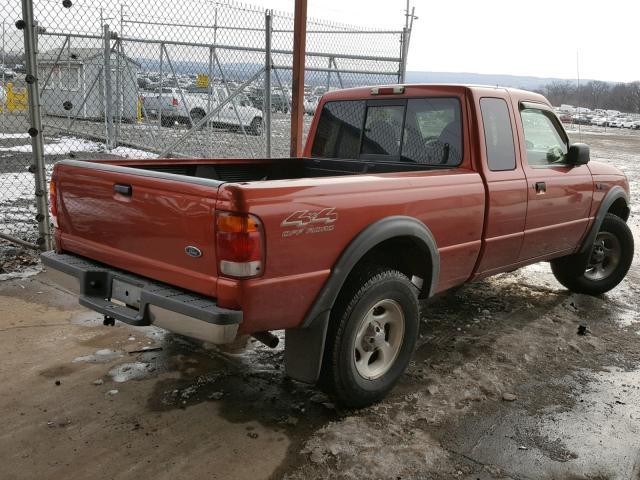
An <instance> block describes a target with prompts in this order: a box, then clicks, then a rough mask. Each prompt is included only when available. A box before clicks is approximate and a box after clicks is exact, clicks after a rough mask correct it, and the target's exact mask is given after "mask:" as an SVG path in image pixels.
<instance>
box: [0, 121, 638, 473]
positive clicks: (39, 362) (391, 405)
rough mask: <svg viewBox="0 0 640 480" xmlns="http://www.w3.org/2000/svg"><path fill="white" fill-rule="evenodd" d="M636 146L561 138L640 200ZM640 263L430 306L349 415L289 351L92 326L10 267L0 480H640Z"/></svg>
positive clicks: (2, 303)
mask: <svg viewBox="0 0 640 480" xmlns="http://www.w3.org/2000/svg"><path fill="white" fill-rule="evenodd" d="M638 133H640V132H629V131H617V130H616V131H611V130H609V131H604V130H603V129H596V128H584V129H582V132H581V133H578V132H577V131H576V132H573V131H572V132H570V134H571V136H572V138H574V140H578V139H579V138H580V137H582V140H583V141H585V142H587V143H589V144H590V145H591V147H592V158H593V159H594V160H602V161H607V162H611V163H613V164H615V165H617V166H619V167H620V168H622V169H623V170H624V171H625V172H626V173H627V175H628V176H629V178H630V180H631V183H632V191H633V192H638V191H639V189H640V167H639V166H638V165H639V163H638V162H640V154H638V152H639V151H640V135H639V134H638ZM636 194H637V193H636ZM629 223H630V225H631V227H632V229H633V231H634V236H635V238H636V239H638V238H640V236H639V234H640V221H639V217H638V211H637V204H633V213H632V217H631V219H630V222H629ZM636 241H637V240H636ZM639 257H640V255H639V254H638V253H636V256H635V260H634V264H633V266H632V269H631V271H630V273H629V275H628V277H627V279H626V280H625V281H624V282H623V283H622V284H621V285H620V286H619V287H618V288H617V289H615V290H614V291H612V292H610V293H608V294H606V295H603V296H601V297H596V298H593V297H587V296H583V295H577V294H570V293H569V292H567V291H566V290H564V289H563V288H562V287H561V286H560V285H559V284H558V283H557V282H556V281H555V279H554V278H553V276H552V275H551V273H550V270H549V268H548V265H546V264H540V265H534V266H530V267H527V268H524V269H521V270H518V271H516V272H514V273H510V274H502V275H498V276H496V277H493V278H490V279H487V280H484V281H480V282H476V283H473V284H469V285H465V286H462V287H460V288H456V289H453V290H451V291H449V292H447V293H446V294H444V295H441V296H439V297H437V298H435V299H433V300H431V301H430V302H428V303H424V304H423V305H422V324H421V334H420V341H419V345H418V348H417V351H416V354H415V357H414V360H413V362H412V363H411V365H410V368H409V370H408V372H407V374H406V375H405V376H404V377H403V378H402V380H401V382H400V383H399V385H398V386H397V388H396V389H395V390H394V391H393V392H392V393H391V395H389V397H388V398H387V399H385V400H384V401H383V402H381V403H380V404H378V405H375V406H373V407H370V408H366V409H362V410H358V411H354V410H345V409H342V408H340V407H336V406H335V405H334V404H333V403H332V402H331V399H330V398H327V397H325V396H324V395H322V394H320V393H319V392H318V391H317V390H316V389H314V388H313V387H309V386H306V385H302V384H298V383H296V382H293V381H290V380H287V379H286V378H285V377H284V375H283V372H282V359H283V352H282V349H281V347H280V348H277V349H274V350H270V349H267V348H265V347H262V346H261V345H259V344H255V343H251V344H250V347H249V349H248V350H247V351H245V352H244V353H231V352H224V351H220V350H217V349H214V348H210V347H206V346H203V345H197V344H195V343H192V342H189V341H186V340H184V339H182V338H180V337H176V336H173V335H169V334H165V333H164V332H162V331H161V330H158V329H154V328H150V327H147V328H132V327H128V326H126V325H122V324H119V325H118V326H116V327H108V328H107V327H103V326H102V324H101V320H100V318H99V316H98V315H96V314H94V313H92V312H88V311H87V310H85V309H83V308H82V307H80V306H78V305H77V303H76V300H75V299H74V298H73V297H72V296H70V295H67V294H65V293H64V292H61V291H60V290H57V289H55V288H54V287H52V286H50V285H49V284H48V283H47V282H46V279H45V278H43V276H42V274H40V273H38V270H37V268H32V269H31V270H25V271H22V272H21V273H20V275H19V276H18V275H17V274H15V273H14V274H5V275H4V276H3V277H0V279H2V280H4V281H1V282H0V332H1V335H0V350H1V351H2V352H3V353H4V354H3V363H2V368H0V384H2V386H3V387H2V392H3V394H2V395H0V411H2V412H3V427H4V428H3V429H1V430H0V461H1V463H2V465H3V475H2V477H3V478H7V479H22V478H25V479H26V478H36V477H39V478H52V479H54V478H68V479H76V478H77V479H85V478H96V479H101V478H105V479H106V478H119V479H129V478H136V477H140V476H145V477H155V478H161V479H164V478H167V479H169V478H221V479H222V478H225V479H228V478H237V479H249V478H251V479H257V478H274V479H279V478H287V479H305V480H309V479H326V478H346V479H351V478H354V479H355V478H358V479H361V478H375V479H450V478H462V479H470V480H471V479H482V480H485V479H504V478H507V479H575V480H577V479H582V480H587V479H611V480H613V479H635V478H640V436H639V435H638V432H639V431H640V369H639V364H640V349H638V345H639V342H640V337H639V336H638V335H639V334H640V316H639V315H638V313H637V312H638V311H640V300H639V298H640V295H639V293H640V268H639V265H640V263H639V262H638V261H639V260H640V258H639ZM12 276H13V277H14V278H11V277H12ZM581 324H583V325H587V327H588V332H587V334H586V335H579V334H578V327H579V325H581ZM145 347H147V348H148V349H149V350H148V351H140V350H142V349H143V348H145Z"/></svg>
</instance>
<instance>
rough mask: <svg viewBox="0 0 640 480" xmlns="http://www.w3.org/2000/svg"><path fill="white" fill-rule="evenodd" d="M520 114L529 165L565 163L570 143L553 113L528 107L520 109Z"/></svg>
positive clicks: (543, 165) (542, 165) (541, 165)
mask: <svg viewBox="0 0 640 480" xmlns="http://www.w3.org/2000/svg"><path fill="white" fill-rule="evenodd" d="M520 116H521V118H522V128H523V129H524V140H525V144H526V150H527V162H528V163H529V166H531V167H545V166H549V165H562V164H564V163H565V158H566V156H567V152H568V151H569V145H568V142H567V140H566V139H565V137H564V135H562V133H561V131H560V129H559V127H558V125H557V121H556V120H554V117H553V114H552V113H551V112H548V111H546V110H542V109H537V108H528V107H527V108H524V109H522V110H521V111H520Z"/></svg>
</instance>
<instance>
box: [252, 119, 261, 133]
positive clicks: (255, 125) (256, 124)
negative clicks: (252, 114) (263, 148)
mask: <svg viewBox="0 0 640 480" xmlns="http://www.w3.org/2000/svg"><path fill="white" fill-rule="evenodd" d="M249 133H250V134H251V135H256V136H260V135H262V119H261V118H258V117H256V118H254V119H253V120H251V125H249Z"/></svg>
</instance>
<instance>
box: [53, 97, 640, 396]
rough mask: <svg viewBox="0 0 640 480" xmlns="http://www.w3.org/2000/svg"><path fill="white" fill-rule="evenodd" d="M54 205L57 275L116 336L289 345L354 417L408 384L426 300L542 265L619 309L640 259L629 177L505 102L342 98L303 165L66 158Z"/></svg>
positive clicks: (293, 357)
mask: <svg viewBox="0 0 640 480" xmlns="http://www.w3.org/2000/svg"><path fill="white" fill-rule="evenodd" d="M50 194H51V210H52V215H53V218H54V221H55V222H56V226H57V228H56V230H55V240H56V251H55V252H48V253H45V254H43V262H44V264H45V265H46V267H47V269H48V271H49V273H51V274H54V275H55V276H56V277H57V278H58V281H59V282H60V283H61V284H63V285H66V286H67V287H69V288H71V289H73V290H75V291H76V292H77V293H78V295H79V299H80V303H82V304H83V305H86V306H87V307H89V308H91V309H93V310H95V311H97V312H100V313H102V314H104V315H105V320H106V321H107V322H109V321H113V319H116V320H120V321H123V322H126V323H129V324H133V325H150V324H154V325H157V326H160V327H163V328H166V329H168V330H172V331H174V332H178V333H181V334H184V335H189V336H192V337H196V338H199V339H202V340H206V341H209V342H213V343H227V342H231V341H233V340H234V339H235V338H236V337H237V336H238V335H245V334H252V335H254V336H256V338H259V339H261V340H263V341H265V342H266V343H270V342H269V338H270V337H269V333H268V332H269V331H272V330H279V329H284V330H286V334H285V367H286V371H287V373H288V374H289V375H290V376H291V377H293V378H295V379H298V380H302V381H306V382H315V381H317V380H318V379H319V378H320V379H321V380H322V384H323V385H324V386H326V387H327V388H328V389H330V390H331V391H332V392H333V393H334V394H335V395H336V396H337V397H338V398H339V399H340V400H341V401H342V402H344V403H345V404H347V405H352V406H362V405H367V404H370V403H372V402H374V401H376V400H378V399H380V398H381V397H382V396H384V395H385V394H386V392H388V391H389V390H390V389H391V388H392V387H393V385H394V384H395V382H396V381H397V379H398V378H399V377H400V375H402V373H403V372H404V370H405V368H406V366H407V364H408V362H409V359H410V356H411V354H412V351H413V349H414V345H415V341H416V337H417V335H418V327H419V318H420V312H419V310H420V309H419V299H427V298H429V297H431V296H433V295H435V294H437V293H439V292H442V291H444V290H447V289H449V288H451V287H454V286H456V285H460V284H462V283H465V282H469V281H473V280H476V279H479V278H483V277H488V276H490V275H495V274H497V273H501V272H507V271H511V270H514V269H516V268H518V267H522V266H524V265H528V264H532V263H535V262H540V261H551V266H552V270H553V273H554V274H555V275H556V278H557V279H558V280H559V281H560V282H561V283H562V284H563V285H565V286H566V287H567V288H569V289H571V290H573V291H576V292H582V293H587V294H601V293H603V292H606V291H608V290H610V289H612V288H614V287H615V286H616V285H617V284H618V283H619V282H620V281H622V279H623V278H624V276H625V275H626V273H627V270H628V269H629V266H630V263H631V259H632V257H633V248H634V246H633V237H632V235H631V232H630V230H629V228H628V227H627V225H626V220H627V218H628V216H629V186H628V182H627V179H626V178H625V176H624V175H623V174H622V173H621V172H620V171H619V170H617V169H616V168H614V167H612V166H610V165H606V164H602V163H597V162H589V149H588V147H587V146H586V145H583V144H571V143H570V142H569V139H568V137H567V134H566V133H565V131H564V129H563V127H562V124H561V123H560V121H559V120H558V118H557V117H556V115H555V114H554V113H553V110H552V108H551V106H550V104H549V102H547V100H546V99H545V98H544V97H542V96H540V95H538V94H535V93H530V92H525V91H520V90H511V89H504V88H490V87H470V86H443V85H439V86H438V85H404V86H402V85H393V86H386V87H373V88H355V89H350V90H342V91H336V92H331V93H328V94H325V95H324V96H323V97H322V99H321V100H320V103H319V105H318V109H317V112H316V116H315V117H314V119H313V123H312V125H311V129H310V132H309V137H308V140H307V144H306V147H305V151H304V157H303V158H281V159H235V160H229V159H194V160H175V159H174V160H171V159H169V160H105V161H77V160H64V161H61V162H59V163H57V164H56V166H55V169H54V172H53V177H52V183H51V192H50Z"/></svg>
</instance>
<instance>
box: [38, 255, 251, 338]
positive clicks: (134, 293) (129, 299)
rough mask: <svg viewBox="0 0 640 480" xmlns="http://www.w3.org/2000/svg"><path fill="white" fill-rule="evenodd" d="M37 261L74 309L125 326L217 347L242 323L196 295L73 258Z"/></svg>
mask: <svg viewBox="0 0 640 480" xmlns="http://www.w3.org/2000/svg"><path fill="white" fill-rule="evenodd" d="M41 258H42V263H43V264H44V265H45V267H46V276H47V277H48V278H49V279H50V280H51V281H52V282H53V283H56V284H58V285H60V286H61V287H63V288H65V289H66V290H69V291H71V292H72V293H74V294H76V295H78V299H79V302H80V304H82V305H84V306H86V307H88V308H90V309H91V310H94V311H96V312H98V313H101V314H103V315H107V316H109V317H112V318H115V319H116V320H120V321H122V322H125V323H128V324H130V325H136V326H146V325H155V326H157V327H161V328H165V329H167V330H170V331H172V332H176V333H179V334H182V335H186V336H189V337H193V338H197V339H200V340H204V341H206V342H211V343H217V344H222V343H229V342H232V341H233V340H234V339H235V337H236V334H237V332H238V326H239V324H240V323H241V322H242V312H241V311H239V310H228V309H225V308H220V307H218V305H217V304H216V302H215V300H214V299H211V298H208V297H204V296H202V295H199V294H197V293H192V292H188V291H185V290H181V289H179V288H175V287H172V286H170V285H166V284H164V283H159V282H155V281H153V280H149V279H148V278H144V277H140V276H137V275H133V274H131V273H127V272H124V271H122V270H118V269H115V268H110V267H108V266H106V265H103V264H100V263H97V262H94V261H91V260H88V259H86V258H83V257H79V256H76V255H70V254H59V253H55V252H46V253H43V254H42V255H41ZM114 281H115V283H114ZM113 300H116V302H114V301H113Z"/></svg>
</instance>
